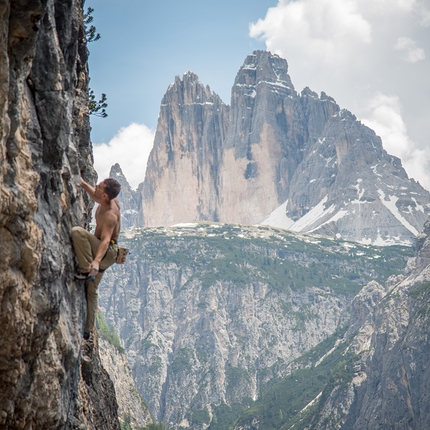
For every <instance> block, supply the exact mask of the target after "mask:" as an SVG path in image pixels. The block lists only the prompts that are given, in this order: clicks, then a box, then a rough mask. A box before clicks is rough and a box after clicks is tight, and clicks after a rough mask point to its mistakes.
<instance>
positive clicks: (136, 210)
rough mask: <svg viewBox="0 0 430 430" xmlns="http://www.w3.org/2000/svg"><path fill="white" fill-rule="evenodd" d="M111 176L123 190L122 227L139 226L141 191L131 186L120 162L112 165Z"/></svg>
mask: <svg viewBox="0 0 430 430" xmlns="http://www.w3.org/2000/svg"><path fill="white" fill-rule="evenodd" d="M109 177H110V178H114V179H116V180H117V181H118V182H119V183H120V184H121V192H120V193H119V195H118V201H119V204H120V206H121V228H129V227H136V226H138V225H139V222H140V220H141V218H142V217H141V211H140V206H141V204H142V200H141V198H140V193H139V191H138V190H133V189H132V188H131V186H130V184H129V183H128V181H127V179H126V177H125V176H124V174H123V173H122V170H121V166H120V165H119V164H118V163H116V164H114V165H113V166H112V167H111V169H110V172H109Z"/></svg>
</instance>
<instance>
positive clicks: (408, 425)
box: [307, 222, 430, 430]
mask: <svg viewBox="0 0 430 430" xmlns="http://www.w3.org/2000/svg"><path fill="white" fill-rule="evenodd" d="M429 235H430V223H429V222H426V224H425V228H424V232H423V233H422V234H421V235H420V237H419V241H418V250H417V254H416V257H415V258H414V259H413V260H411V261H410V263H409V264H408V268H407V270H406V273H405V275H404V276H402V277H398V278H392V279H391V280H390V282H389V283H387V285H386V286H385V288H384V287H381V286H378V285H377V284H374V285H369V286H368V287H367V289H366V291H364V290H363V291H362V293H361V294H360V295H359V296H358V297H357V298H356V299H355V300H354V303H353V310H354V312H353V313H352V316H351V329H350V330H349V332H350V333H354V332H355V333H357V334H356V335H355V336H354V338H353V340H352V341H351V342H350V346H349V348H350V349H351V351H353V353H354V354H356V359H355V360H354V361H352V362H351V363H350V364H349V366H348V367H349V372H350V378H349V381H348V383H347V384H345V383H343V384H340V383H339V384H334V387H333V385H332V386H331V389H330V390H327V392H326V393H325V396H324V398H323V399H322V400H321V402H320V405H319V408H318V413H317V414H315V416H314V417H313V420H312V422H311V424H310V425H309V427H307V428H309V429H327V430H328V429H357V430H358V429H363V428H366V429H370V430H372V429H392V428H399V429H425V428H429V427H430V407H429V405H430V403H429V400H428V386H429V384H430V371H429V366H428V359H427V357H428V356H429V353H430V348H429V339H428V337H429V336H428V327H429V324H430V312H429V309H430V307H429V305H430V269H429V264H430V258H429V251H430V236H429ZM371 297H372V298H371Z"/></svg>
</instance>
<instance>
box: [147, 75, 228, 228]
mask: <svg viewBox="0 0 430 430" xmlns="http://www.w3.org/2000/svg"><path fill="white" fill-rule="evenodd" d="M228 111H229V108H228V106H226V105H225V104H224V103H223V102H222V101H221V99H220V98H219V96H218V95H217V94H215V93H212V92H211V91H210V88H209V87H204V86H203V85H202V84H201V82H200V81H199V79H198V77H197V76H196V75H195V74H194V73H192V72H187V73H185V74H184V76H183V78H182V79H180V78H179V77H178V76H177V77H176V78H175V82H174V83H173V84H171V85H170V86H169V88H168V90H167V92H166V94H165V96H164V97H163V100H162V103H161V109H160V115H159V119H158V125H157V131H156V134H155V140H154V148H153V150H152V152H151V154H150V156H149V160H148V166H147V172H146V177H145V181H144V183H143V186H141V192H142V209H143V216H144V222H145V225H171V224H174V223H177V222H181V221H187V220H198V219H202V220H216V219H217V218H218V213H217V206H218V195H219V166H220V156H221V149H222V143H223V140H224V137H225V133H226V129H227V125H228ZM161 208H162V209H161Z"/></svg>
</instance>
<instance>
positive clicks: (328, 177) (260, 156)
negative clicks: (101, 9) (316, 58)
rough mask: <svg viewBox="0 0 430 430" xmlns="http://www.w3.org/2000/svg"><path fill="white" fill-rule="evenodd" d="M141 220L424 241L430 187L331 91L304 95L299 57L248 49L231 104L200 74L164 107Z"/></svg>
mask: <svg viewBox="0 0 430 430" xmlns="http://www.w3.org/2000/svg"><path fill="white" fill-rule="evenodd" d="M140 191H141V195H142V197H141V204H138V205H137V207H136V208H135V209H136V210H138V211H139V212H140V218H138V221H136V223H135V225H145V226H161V225H162V226H170V225H174V224H175V223H179V222H190V221H220V222H233V223H241V224H255V223H262V224H267V225H271V226H275V227H281V228H288V229H292V230H294V231H304V232H315V233H320V234H326V235H330V236H337V237H342V238H344V239H348V240H355V241H360V242H363V243H372V244H380V245H383V244H385V245H386V244H393V243H397V244H408V245H412V244H413V242H414V240H415V236H416V235H417V234H418V232H419V231H421V229H422V226H423V224H424V222H425V220H426V218H427V216H428V215H429V214H430V205H429V204H430V195H429V193H428V192H427V191H426V190H424V189H423V188H422V187H421V186H420V185H419V184H418V183H417V182H415V181H414V180H411V179H409V178H408V177H407V175H406V173H405V171H404V169H403V167H402V165H401V162H400V160H399V159H398V158H396V157H393V156H391V155H389V154H387V152H386V151H385V150H384V149H383V147H382V142H381V139H380V138H379V137H378V136H376V134H375V133H374V132H373V131H372V130H370V129H369V128H368V127H366V126H364V125H363V124H361V123H360V121H358V120H357V119H356V117H355V116H354V115H353V114H351V113H350V112H348V111H346V110H342V109H340V107H339V106H338V105H337V104H336V102H335V100H334V99H333V98H331V97H329V96H328V95H326V94H325V93H324V92H323V93H321V95H317V94H316V93H314V92H313V91H311V90H310V89H309V88H305V89H304V90H303V91H302V92H301V93H300V94H299V93H298V92H297V91H296V90H295V89H294V86H293V83H292V82H291V79H290V77H289V75H288V65H287V62H286V61H285V60H284V59H282V58H280V57H279V56H277V55H272V54H271V53H270V52H265V51H255V52H254V53H253V54H250V55H248V56H247V58H246V59H245V61H244V64H243V65H242V67H241V68H240V70H239V72H238V74H237V76H236V79H235V82H234V85H233V87H232V97H231V105H230V106H228V105H225V104H224V103H223V102H222V101H221V100H220V98H219V97H218V96H217V95H216V94H214V93H211V92H210V90H209V88H208V87H204V86H203V84H201V83H200V81H199V80H198V77H197V76H196V75H195V74H193V73H191V72H188V73H186V74H185V75H184V76H183V78H182V79H180V78H179V77H176V79H175V82H174V83H173V84H172V85H171V86H170V87H169V88H168V90H167V92H166V94H165V96H164V98H163V100H162V103H161V108H160V115H159V121H158V126H157V132H156V136H155V141H154V148H153V150H152V152H151V155H150V157H149V162H148V167H147V172H146V177H145V181H144V182H143V184H141V186H140Z"/></svg>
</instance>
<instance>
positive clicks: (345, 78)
mask: <svg viewBox="0 0 430 430" xmlns="http://www.w3.org/2000/svg"><path fill="white" fill-rule="evenodd" d="M428 6H429V4H428V0H279V1H278V4H277V6H275V7H272V8H269V9H268V10H267V13H266V16H265V17H264V18H263V19H259V20H258V21H257V22H256V23H254V24H251V25H250V27H249V35H250V36H251V37H253V38H258V39H261V40H263V41H264V42H265V44H266V48H267V50H269V51H271V52H272V53H276V54H278V55H280V56H281V57H283V58H285V59H286V60H287V61H288V64H289V74H290V75H291V79H292V81H293V84H294V85H295V87H296V89H297V90H298V91H301V89H302V88H304V87H305V86H309V87H310V88H311V89H312V90H313V91H316V92H321V91H324V92H326V93H327V94H329V95H330V96H332V97H334V99H335V100H336V101H337V103H338V104H339V105H340V106H341V108H346V109H349V110H350V111H352V112H353V113H354V114H355V115H356V116H357V117H358V118H359V119H361V118H362V117H367V118H369V119H368V120H367V121H368V122H367V124H369V125H370V124H372V125H373V127H372V128H374V129H375V131H376V130H378V131H377V132H378V134H379V135H381V137H382V139H383V144H384V147H385V148H386V149H387V151H388V152H389V153H393V155H397V156H399V157H400V158H401V159H402V162H403V165H404V166H405V168H406V170H407V171H408V172H409V174H411V173H413V174H412V176H413V177H414V178H415V179H416V180H419V181H420V183H421V184H422V185H424V184H425V185H424V186H426V187H427V188H428V189H430V181H429V180H428V174H427V172H426V169H425V168H424V166H426V165H427V162H428V159H429V158H428V149H427V147H428V145H429V142H430V140H429V139H430V131H429V129H428V127H427V125H428V118H429V115H430V105H428V103H426V101H427V98H428V94H429V91H430V81H429V80H428V78H427V76H428V73H429V71H430V62H429V59H428V58H426V51H428V50H430V34H429V26H430V12H429V7H428ZM427 57H428V56H427ZM405 60H406V61H405ZM377 93H381V94H393V95H394V97H397V98H395V99H390V102H388V101H387V100H385V102H384V103H379V104H378V106H375V107H374V110H373V111H372V112H371V111H369V105H370V100H371V99H372V98H373V97H374V95H375V94H377ZM381 97H382V96H381ZM381 97H380V99H379V102H381V101H382V98H381ZM375 100H377V99H373V100H372V103H375ZM394 100H397V103H398V106H397V107H396V106H395V103H394ZM400 104H401V106H402V107H403V109H400ZM369 116H370V117H369ZM409 133H410V135H411V136H414V142H415V143H413V139H411V138H410V136H409V135H408V134H409ZM401 148H403V149H401ZM406 148H408V149H407V150H406ZM394 151H396V152H394Z"/></svg>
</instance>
